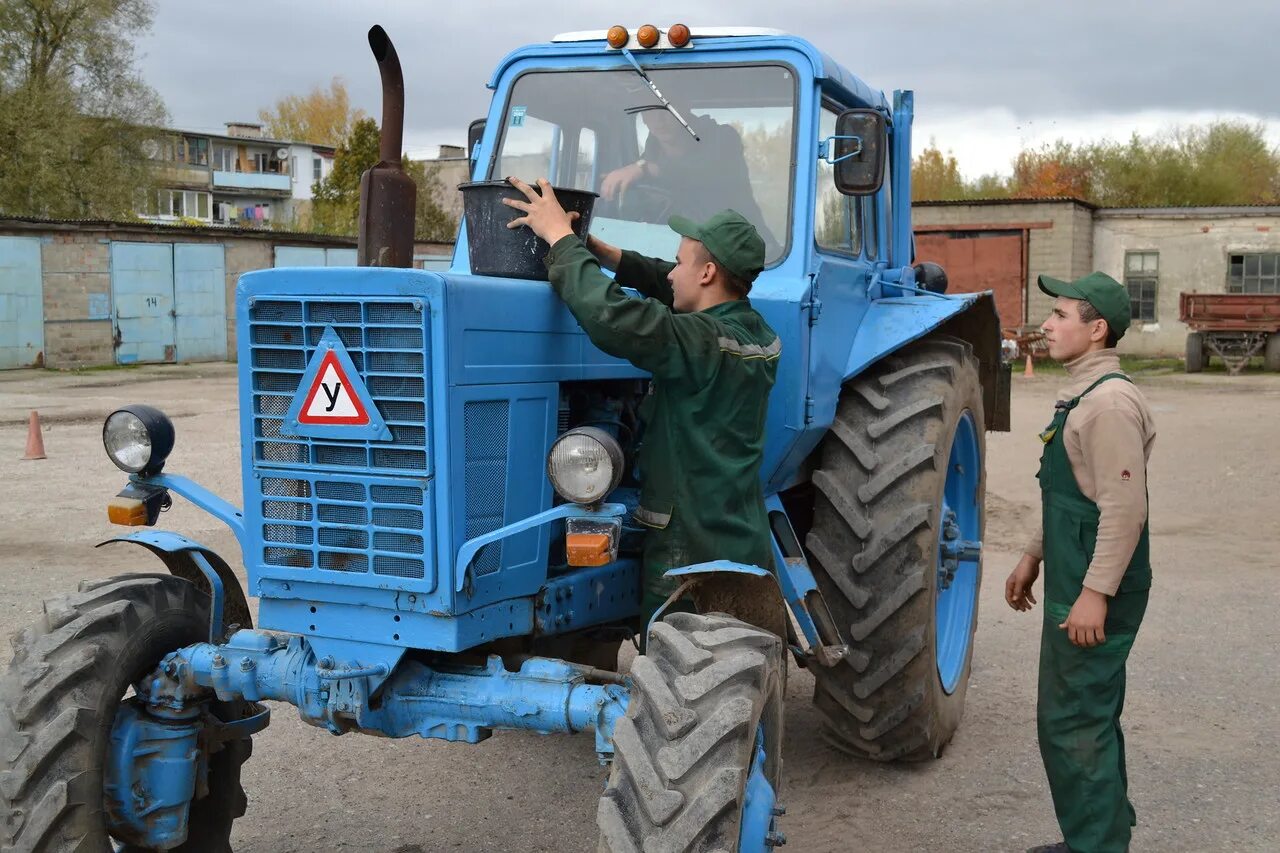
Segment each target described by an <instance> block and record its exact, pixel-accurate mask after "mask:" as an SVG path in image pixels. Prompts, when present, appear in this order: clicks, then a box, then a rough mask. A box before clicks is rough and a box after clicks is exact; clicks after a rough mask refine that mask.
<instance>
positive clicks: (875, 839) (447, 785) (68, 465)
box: [0, 365, 1280, 853]
mask: <svg viewBox="0 0 1280 853" xmlns="http://www.w3.org/2000/svg"><path fill="white" fill-rule="evenodd" d="M1060 379H1061V377H1060V376H1053V375H1045V374H1044V373H1043V372H1042V374H1041V375H1040V376H1038V377H1037V378H1034V379H1023V378H1022V377H1021V376H1019V377H1016V378H1015V383H1014V431H1013V432H1012V433H1009V434H997V435H991V436H989V439H988V466H989V467H988V477H989V479H988V493H987V494H988V507H989V516H988V523H987V536H986V544H987V547H986V558H985V559H986V567H985V568H986V576H985V578H984V583H983V590H982V603H981V614H980V627H979V631H978V640H977V651H976V656H975V663H974V668H973V678H972V682H971V686H970V688H969V697H968V708H967V712H966V715H965V720H964V723H963V725H962V727H961V729H960V732H959V734H958V735H957V737H956V739H955V741H954V743H953V744H952V746H951V747H950V748H949V749H948V750H947V752H946V754H945V755H944V756H943V757H942V759H941V760H940V761H936V762H933V763H930V764H927V765H919V766H880V765H874V764H868V763H863V762H859V761H854V760H851V759H848V758H845V757H843V756H841V755H840V754H838V753H835V752H833V751H832V750H830V749H828V748H827V747H826V746H825V744H824V743H823V741H822V740H821V738H820V737H819V736H818V732H817V725H818V717H817V714H816V713H815V712H814V711H813V709H812V708H811V706H810V702H809V696H810V693H811V689H812V685H811V683H810V682H811V679H810V677H809V676H808V674H807V673H805V672H804V671H803V670H798V669H795V668H793V669H792V671H791V675H790V683H789V690H788V692H789V701H788V707H787V714H788V718H787V740H786V751H785V760H786V768H785V781H784V788H783V791H782V801H783V802H784V803H785V804H786V806H787V814H786V817H785V818H783V819H782V823H781V827H782V829H783V831H784V832H785V833H786V835H787V837H788V838H789V840H790V844H789V845H788V847H787V849H788V850H799V851H820V853H822V851H851V850H867V851H878V853H895V851H904V853H905V851H922V850H931V851H934V850H939V851H1000V850H1010V851H1017V850H1023V849H1025V848H1026V847H1027V846H1029V845H1032V844H1038V843H1044V842H1048V841H1055V840H1058V835H1057V830H1056V825H1055V823H1054V819H1053V813H1052V808H1051V806H1050V803H1049V796H1048V791H1047V788H1046V785H1045V781H1044V775H1043V771H1042V769H1041V766H1040V759H1039V755H1038V753H1037V750H1036V743H1035V724H1034V701H1035V699H1034V697H1035V668H1036V655H1037V642H1038V629H1039V614H1038V613H1037V614H1018V613H1014V612H1013V611H1012V610H1010V609H1009V608H1008V607H1007V606H1006V605H1005V604H1004V602H1003V598H1002V587H1003V583H1004V579H1005V577H1006V575H1007V574H1008V572H1009V570H1010V569H1011V568H1012V566H1013V564H1014V562H1015V561H1016V558H1017V555H1018V551H1019V549H1020V546H1021V544H1022V540H1023V527H1024V525H1025V523H1026V521H1027V519H1028V518H1029V517H1030V515H1031V513H1032V512H1033V511H1034V508H1035V507H1036V506H1037V501H1038V494H1037V486H1036V481H1035V479H1034V476H1033V475H1034V472H1035V464H1036V458H1037V455H1038V453H1039V442H1038V441H1037V439H1036V433H1037V432H1038V431H1039V429H1040V428H1041V427H1043V425H1044V424H1045V423H1046V422H1047V421H1048V419H1049V417H1050V414H1051V409H1052V404H1053V400H1054V399H1055V395H1054V391H1055V388H1056V386H1057V384H1058V382H1059V380H1060ZM1139 381H1140V384H1141V385H1142V387H1143V389H1144V390H1145V391H1146V393H1147V394H1148V395H1149V397H1150V400H1151V403H1152V407H1153V409H1154V410H1155V413H1156V417H1157V418H1158V428H1159V437H1158V439H1157V442H1156V447H1155V455H1154V458H1153V459H1152V463H1151V504H1152V512H1151V529H1152V545H1153V562H1154V565H1155V584H1156V585H1155V588H1154V589H1153V590H1152V599H1151V607H1150V609H1149V611H1148V614H1147V619H1146V623H1145V625H1144V627H1143V630H1142V633H1141V634H1140V635H1139V638H1138V642H1137V646H1136V648H1135V649H1134V652H1133V657H1132V659H1131V664H1130V671H1129V701H1128V707H1127V709H1126V712H1125V720H1126V723H1127V726H1126V733H1127V737H1128V743H1129V767H1130V777H1131V787H1132V796H1133V800H1134V802H1135V804H1136V806H1137V809H1138V820H1139V826H1138V829H1137V832H1136V835H1135V839H1134V844H1133V849H1134V850H1135V851H1162V853H1163V851H1219V850H1222V851H1253V850H1256V851H1264V850H1265V851H1272V850H1277V849H1280V800H1278V799H1277V796H1276V792H1277V790H1280V747H1278V744H1280V678H1278V677H1277V673H1278V672H1280V651H1278V650H1280V627H1277V625H1278V622H1280V620H1278V618H1277V617H1278V616H1280V593H1278V592H1277V584H1278V582H1280V568H1277V565H1276V563H1277V560H1276V554H1277V552H1278V551H1280V519H1278V516H1277V511H1278V509H1280V377H1277V376H1267V375H1262V374H1258V373H1252V374H1247V375H1244V376H1241V377H1238V378H1227V377H1225V376H1222V375H1210V374H1204V375H1201V376H1197V377H1186V376H1182V375H1176V374H1175V375H1164V376H1150V377H1141V378H1140V380H1139ZM235 391H236V389H235V375H234V368H233V367H232V366H229V365H217V366H205V367H193V366H186V367H156V368H140V369H137V370H129V371H102V372H89V373H84V374H57V373H39V372H29V371H12V372H7V373H0V413H2V414H0V481H2V482H4V483H5V484H7V485H6V489H5V495H4V497H3V499H0V633H3V634H4V635H8V634H10V633H12V632H14V631H16V630H17V629H18V628H20V627H21V626H23V625H25V624H26V623H28V622H30V621H32V620H33V619H34V618H35V615H36V613H37V612H38V611H39V608H40V602H41V600H42V599H44V598H46V597H48V596H52V595H55V594H57V593H59V592H63V591H69V590H73V589H74V588H75V585H76V582H77V581H78V580H79V579H81V578H85V577H103V576H108V575H111V574H115V573H118V572H121V571H128V570H146V571H150V570H157V571H158V570H160V565H159V563H153V562H151V558H150V557H149V556H148V555H146V554H145V553H144V552H142V551H140V550H137V549H134V548H132V547H130V546H125V545H114V546H108V547H104V548H102V549H101V550H96V551H95V550H94V549H93V546H94V545H95V544H96V543H98V542H101V541H103V540H105V539H107V538H110V537H111V536H113V535H116V534H117V533H118V532H119V529H118V528H112V527H111V526H110V525H108V524H107V523H106V520H105V511H104V505H105V503H106V501H107V499H108V498H109V497H110V496H111V495H113V494H115V492H116V491H118V490H119V488H120V486H121V484H122V482H123V476H122V475H121V474H120V473H119V472H118V471H117V470H116V469H115V468H114V467H113V466H112V465H111V463H110V462H108V461H107V459H106V458H105V456H104V454H103V451H102V445H101V442H100V431H101V422H102V418H103V417H104V416H105V415H106V414H107V413H108V412H110V411H111V410H112V409H113V408H114V407H115V406H117V405H119V404H123V403H126V402H145V403H152V404H156V405H160V406H162V407H164V408H165V409H166V410H167V411H168V412H169V413H170V414H171V415H172V417H173V419H174V421H175V423H176V425H177V431H178V441H177V449H176V450H175V451H174V453H173V455H172V456H171V460H170V463H169V466H168V469H169V470H170V471H173V472H181V473H183V474H187V475H189V476H191V477H194V478H195V479H197V480H199V481H200V482H202V483H204V484H205V485H206V486H208V487H210V488H212V489H213V490H215V491H217V492H219V493H220V494H222V495H223V496H224V497H226V498H227V499H229V500H232V501H234V502H237V503H238V502H239V498H240V485H239V481H238V477H239V467H238V458H239V457H238V454H239V449H238V448H239V439H238V435H237V420H236V394H235ZM33 408H38V409H39V410H40V413H41V415H42V417H43V419H44V424H45V428H44V439H45V445H46V448H47V450H48V456H49V458H48V459H46V460H44V461H36V462H31V461H22V460H21V457H22V455H23V447H24V441H25V438H26V417H27V414H28V411H29V410H30V409H33ZM165 523H166V524H167V526H168V527H169V528H171V529H174V530H177V531H179V532H182V533H184V534H186V535H188V536H191V537H193V538H195V539H198V540H200V541H203V542H205V544H207V545H210V546H212V547H214V548H216V549H218V550H219V551H221V552H222V553H223V554H225V555H227V556H228V558H229V559H230V560H231V562H233V563H234V562H235V556H236V552H235V550H234V548H233V539H232V537H231V536H230V534H229V533H227V532H226V530H224V529H222V528H220V527H218V526H217V525H216V524H215V523H213V522H212V521H211V520H210V519H209V517H208V516H206V515H204V514H203V513H201V512H200V511H198V510H196V509H195V508H193V507H192V506H190V505H189V504H184V503H182V502H181V501H179V502H178V505H177V506H175V507H174V509H173V510H172V511H171V512H170V513H169V514H168V515H167V516H166V517H165ZM0 658H2V659H3V660H0V663H3V664H5V665H7V658H8V654H7V653H5V654H3V655H0ZM245 777H246V778H245V781H246V787H247V789H248V792H249V800H250V804H249V813H248V815H247V816H246V817H245V818H244V819H243V820H241V821H240V822H239V823H238V824H237V828H236V831H235V841H236V849H237V850H240V851H251V852H252V853H287V851H299V853H304V852H305V853H310V851H322V850H323V851H327V850H360V851H376V853H392V851H398V853H421V851H438V850H466V851H533V850H536V851H576V850H583V851H586V850H594V849H595V839H596V834H595V802H596V797H597V796H598V795H599V792H600V790H601V788H602V786H603V784H604V780H605V771H604V770H603V769H602V768H600V767H599V766H598V765H597V763H596V759H595V754H594V751H593V749H592V741H591V738H590V737H589V736H586V735H584V736H580V737H574V738H561V737H539V736H536V735H517V734H503V733H499V734H498V735H496V736H494V737H493V738H491V739H490V740H488V741H486V742H484V743H482V744H480V745H478V746H466V745H455V744H446V743H439V742H431V741H416V740H407V741H389V740H382V739H376V738H368V737H360V736H358V735H351V736H347V737H342V738H334V737H332V736H331V735H329V734H327V733H325V732H323V731H321V730H319V729H315V728H312V727H310V726H307V725H305V724H303V723H302V722H300V721H299V719H298V717H297V715H296V713H294V712H293V711H292V710H291V709H290V708H288V707H284V706H277V707H276V708H275V719H274V721H273V722H272V725H271V727H270V728H269V729H267V730H266V731H265V732H264V733H263V734H261V735H259V736H258V737H257V738H256V744H255V749H254V756H253V759H252V760H251V761H250V763H249V764H248V765H247V767H246V772H245Z"/></svg>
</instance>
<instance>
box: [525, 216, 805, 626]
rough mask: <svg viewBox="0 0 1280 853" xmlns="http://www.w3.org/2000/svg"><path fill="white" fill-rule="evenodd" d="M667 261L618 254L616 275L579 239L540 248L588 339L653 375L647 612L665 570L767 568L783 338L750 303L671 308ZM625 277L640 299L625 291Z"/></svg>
mask: <svg viewBox="0 0 1280 853" xmlns="http://www.w3.org/2000/svg"><path fill="white" fill-rule="evenodd" d="M673 266H674V264H671V263H670V262H667V261H661V260H658V259H655V258H645V257H643V256H641V255H638V254H636V253H634V252H623V253H622V261H621V263H619V264H618V269H617V271H616V276H615V278H614V280H612V281H611V280H610V279H609V277H608V276H606V275H605V274H604V273H603V272H601V270H600V265H599V263H598V262H597V261H596V259H595V256H594V255H592V254H591V253H590V252H589V251H588V250H587V248H586V246H584V245H583V244H582V241H581V240H579V239H578V238H577V237H574V236H568V237H565V238H563V239H561V240H559V241H558V242H557V243H556V244H555V245H554V246H553V247H552V248H551V252H550V253H549V254H548V255H547V267H548V270H549V274H550V279H551V286H552V287H553V288H555V291H556V293H558V294H559V295H560V298H561V299H563V300H564V301H565V303H566V304H567V305H568V306H569V310H570V311H571V312H572V313H573V316H574V317H576V318H577V320H578V322H579V323H580V324H581V325H582V328H583V330H584V331H585V332H586V333H587V335H588V336H589V337H590V338H591V342H592V343H594V344H595V345H596V346H597V347H599V348H600V349H602V350H603V351H605V352H607V353H609V354H610V355H614V356H617V357H619V358H625V359H627V360H628V361H630V362H631V363H632V364H634V365H636V366H637V367H639V368H641V369H643V370H647V371H649V372H650V373H652V374H653V380H652V381H651V383H650V385H649V394H648V396H647V397H646V398H645V400H644V402H643V403H642V405H641V407H640V417H641V420H642V421H643V423H644V433H643V439H642V442H641V447H640V453H639V469H640V476H641V479H642V483H641V489H640V508H639V509H638V510H637V511H636V513H635V514H634V516H633V517H634V518H635V520H636V521H637V522H639V523H640V524H642V525H644V526H646V527H648V528H649V532H648V535H647V536H646V538H645V546H644V576H645V577H644V611H643V615H644V616H645V617H646V618H648V616H649V614H651V613H652V612H653V611H654V610H656V609H657V608H658V607H659V606H660V605H661V604H662V602H663V601H665V600H666V598H667V596H668V595H669V594H670V593H671V591H672V590H673V589H674V584H671V583H670V582H668V581H666V580H664V579H663V577H662V574H663V572H665V571H667V570H668V569H672V568H678V567H680V566H688V565H692V564H695V563H702V562H707V561H710V560H733V561H736V562H740V563H747V564H750V565H755V566H760V567H762V568H766V569H771V568H772V566H773V551H772V544H771V542H770V539H769V535H770V534H769V523H768V518H767V515H766V513H765V509H764V493H763V489H762V487H761V483H760V465H761V462H762V461H763V458H764V422H765V414H766V411H767V410H768V404H769V390H770V389H771V388H772V387H773V382H774V376H775V375H776V372H777V363H778V356H779V354H780V352H781V350H782V344H781V342H780V341H779V340H778V336H777V335H776V334H774V331H773V330H772V329H771V328H769V325H768V324H767V323H765V321H764V318H763V317H761V316H760V315H759V314H758V313H756V310H755V309H754V308H752V307H751V303H750V302H748V301H747V300H745V299H740V300H735V301H732V302H725V303H722V304H720V305H716V306H715V307H713V308H708V309H706V310H705V311H698V312H694V313H677V312H675V311H673V310H672V309H671V307H670V306H671V304H672V301H673V294H672V291H671V285H670V283H669V282H668V281H667V273H669V272H670V271H671V269H672V267H673ZM622 286H626V287H633V288H635V289H636V290H638V291H639V292H640V294H641V295H642V296H645V297H649V298H646V299H635V298H633V297H631V296H628V295H627V294H626V293H624V292H623V290H622Z"/></svg>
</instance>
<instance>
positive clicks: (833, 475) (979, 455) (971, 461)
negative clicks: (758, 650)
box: [805, 336, 986, 761]
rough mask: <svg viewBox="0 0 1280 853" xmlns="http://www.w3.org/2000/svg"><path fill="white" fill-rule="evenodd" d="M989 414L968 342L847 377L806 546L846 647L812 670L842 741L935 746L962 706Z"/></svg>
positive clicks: (869, 747) (933, 345)
mask: <svg viewBox="0 0 1280 853" xmlns="http://www.w3.org/2000/svg"><path fill="white" fill-rule="evenodd" d="M984 428H985V427H984V422H983V410H982V388H981V386H980V384H979V379H978V362H977V360H976V359H975V358H974V355H973V351H972V349H971V348H970V347H969V345H968V344H966V343H964V342H963V341H959V340H956V339H953V338H946V337H941V336H935V337H931V338H926V339H925V340H923V341H921V342H918V343H915V344H911V345H909V346H907V347H906V348H904V349H902V350H900V351H899V352H897V353H895V354H894V355H891V356H889V357H887V358H885V359H884V360H883V361H881V362H879V363H877V364H875V365H873V366H872V367H871V368H869V369H868V370H867V371H866V372H865V373H863V374H862V375H860V376H859V377H857V378H856V379H854V380H853V381H851V382H850V383H848V384H846V385H845V387H844V389H843V391H842V393H841V397H840V402H839V405H838V407H837V409H836V416H835V420H834V422H833V423H832V425H831V431H830V432H829V433H828V435H827V437H826V438H825V439H824V442H823V445H822V447H821V462H820V465H819V467H818V469H817V470H816V471H815V472H814V475H813V486H814V492H815V497H814V508H813V525H812V527H811V528H810V530H809V533H808V536H807V537H806V540H805V545H806V548H807V550H808V552H809V557H810V565H811V566H812V568H813V574H814V577H815V580H816V581H817V585H818V588H819V590H820V591H821V592H822V596H823V598H824V599H825V601H826V603H827V606H828V607H829V608H830V610H831V613H832V615H833V617H834V618H835V621H836V624H837V626H838V628H839V630H840V631H841V633H842V635H843V637H844V639H845V641H846V642H848V644H849V647H850V653H849V655H848V656H847V657H846V658H845V659H843V660H842V661H840V662H839V663H837V664H836V665H835V666H832V667H813V668H812V670H811V671H812V672H813V675H814V679H815V687H814V703H815V705H816V706H817V708H818V709H819V710H820V711H821V712H822V714H823V716H824V718H825V723H826V726H825V731H826V734H827V736H828V738H829V739H830V740H831V742H832V743H833V744H834V745H836V746H837V747H839V748H841V749H843V750H845V751H847V752H849V753H852V754H854V755H857V756H860V757H865V758H871V759H875V760H878V761H891V760H895V759H907V760H922V759H929V758H934V757H936V756H938V755H940V754H941V752H942V748H943V747H944V746H945V745H946V744H947V743H948V742H949V741H950V740H951V737H952V735H953V734H954V733H955V731H956V728H957V727H958V726H959V725H960V718H961V715H962V714H963V711H964V699H965V691H966V688H967V686H968V681H969V665H970V661H971V658H972V654H973V633H974V630H975V628H976V626H977V616H978V589H979V587H980V585H981V580H982V559H981V552H980V549H981V540H982V531H983V498H984V491H985V485H986V484H985V476H984V470H983V465H984Z"/></svg>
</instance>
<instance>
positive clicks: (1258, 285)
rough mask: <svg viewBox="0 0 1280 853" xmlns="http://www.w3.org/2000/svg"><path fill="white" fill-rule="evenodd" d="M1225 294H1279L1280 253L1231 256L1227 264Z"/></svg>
mask: <svg viewBox="0 0 1280 853" xmlns="http://www.w3.org/2000/svg"><path fill="white" fill-rule="evenodd" d="M1227 293H1280V253H1277V252H1254V253H1252V254H1248V255H1244V254H1241V255H1231V256H1230V257H1229V259H1228V264H1227Z"/></svg>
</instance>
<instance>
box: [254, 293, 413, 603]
mask: <svg viewBox="0 0 1280 853" xmlns="http://www.w3.org/2000/svg"><path fill="white" fill-rule="evenodd" d="M426 316H427V312H425V311H424V310H423V302H422V301H421V300H413V299H401V300H396V299H384V300H379V301H370V302H361V301H358V300H338V299H308V298H297V299H285V298H270V299H262V298H259V299H257V300H256V301H255V302H254V303H253V304H252V305H251V306H250V307H249V328H248V329H247V330H246V331H245V334H247V335H248V336H249V337H248V345H249V359H248V360H249V364H248V365H247V368H248V370H247V373H248V379H249V383H250V387H251V391H252V406H253V409H252V421H253V446H252V454H253V463H254V468H255V469H256V470H257V472H258V475H259V476H258V477H256V478H255V479H254V480H252V481H251V482H252V483H256V484H258V485H259V488H260V494H259V495H253V494H251V493H249V492H248V491H247V492H246V500H248V501H251V502H256V501H259V500H260V502H261V503H260V508H261V534H262V561H263V563H265V564H266V565H267V566H281V567H288V568H296V569H313V570H317V571H329V572H343V573H346V574H348V575H350V574H366V575H370V574H371V575H382V576H387V577H392V578H402V579H412V580H422V579H425V578H427V577H428V572H427V568H428V564H427V560H428V559H429V554H430V550H431V543H430V542H429V541H428V536H429V534H428V533H427V532H426V531H429V530H430V525H429V524H427V517H426V513H428V512H429V511H430V510H429V507H428V506H427V505H426V503H427V502H426V494H427V493H426V483H427V482H428V478H429V475H430V465H429V459H428V451H429V445H428V442H427V415H428V410H427V398H428V392H429V388H428V382H427V377H428V376H429V375H430V370H431V363H430V355H429V352H430V342H429V340H428V333H427V329H428V327H427V325H426ZM326 326H332V327H333V329H334V331H335V332H336V333H337V335H338V337H339V338H340V339H341V340H342V343H343V346H344V347H345V348H346V350H347V353H348V354H349V355H350V356H351V361H352V363H353V364H354V365H355V368H356V370H357V371H358V372H359V374H360V378H361V379H362V380H363V381H364V384H365V387H366V388H368V391H369V396H370V397H371V398H372V403H373V405H374V406H375V407H376V408H377V409H378V412H379V413H380V414H381V416H382V418H383V420H384V421H385V422H386V424H387V426H388V428H389V429H390V430H391V436H392V437H391V440H389V441H371V440H366V439H334V438H311V437H304V436H286V435H282V434H281V427H282V425H283V422H284V416H285V414H286V413H287V412H288V410H289V406H290V404H291V403H292V402H293V398H294V395H295V394H297V393H298V390H299V386H300V385H301V383H302V375H303V372H304V371H305V370H306V367H307V364H308V363H309V362H310V360H311V358H312V357H313V356H314V355H315V351H316V346H317V344H318V343H319V341H320V337H321V335H322V334H324V330H325V327H326ZM242 369H243V368H242Z"/></svg>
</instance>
